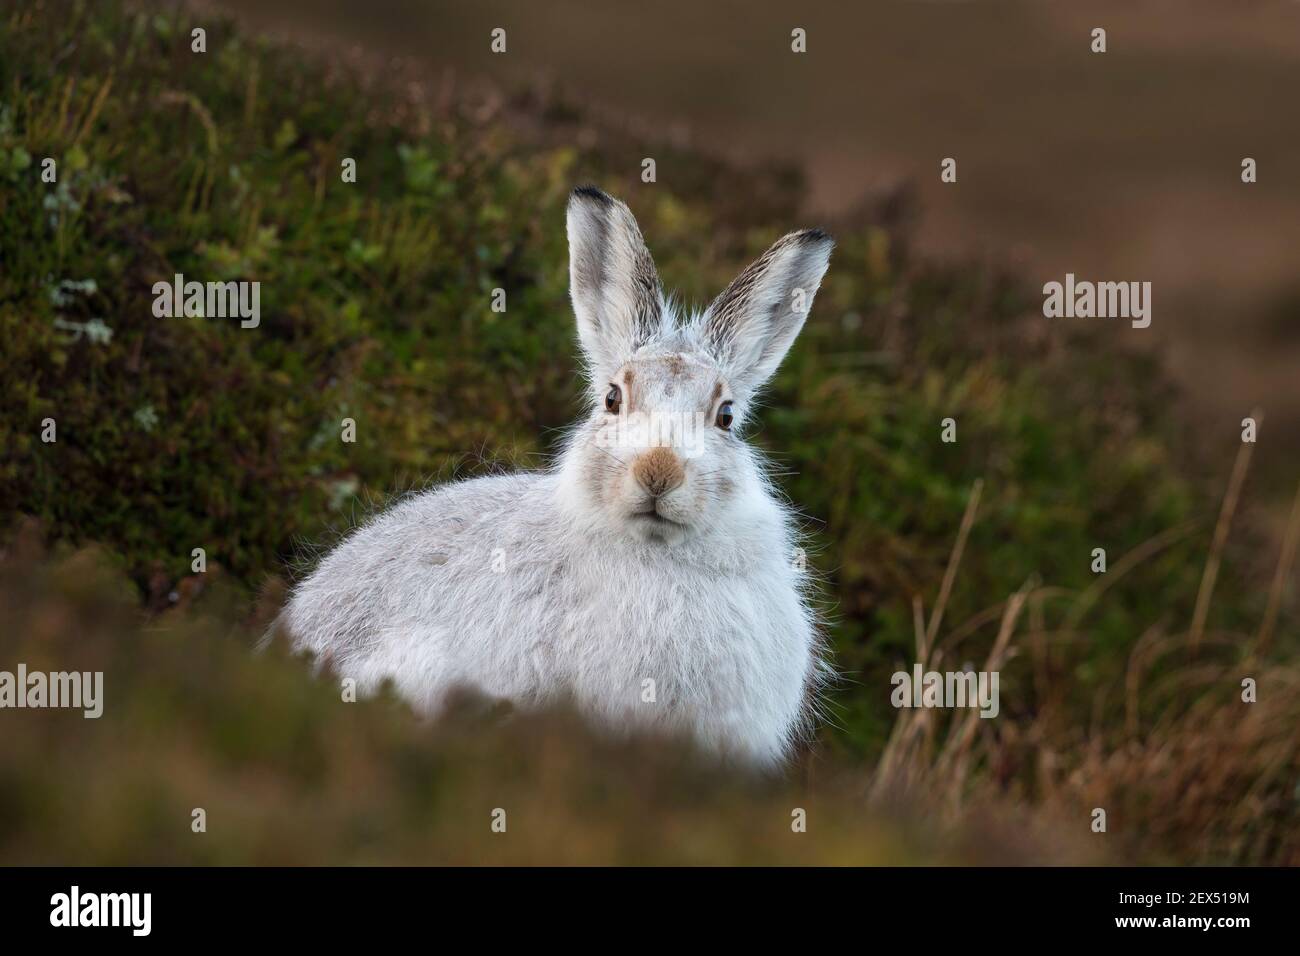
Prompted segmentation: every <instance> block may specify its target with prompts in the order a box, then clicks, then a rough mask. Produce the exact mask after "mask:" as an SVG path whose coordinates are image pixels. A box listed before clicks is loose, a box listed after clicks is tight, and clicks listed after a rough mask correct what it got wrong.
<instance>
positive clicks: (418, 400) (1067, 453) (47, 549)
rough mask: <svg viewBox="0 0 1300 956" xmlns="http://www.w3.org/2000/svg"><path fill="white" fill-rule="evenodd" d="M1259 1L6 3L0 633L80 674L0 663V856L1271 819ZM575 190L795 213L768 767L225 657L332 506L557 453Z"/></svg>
mask: <svg viewBox="0 0 1300 956" xmlns="http://www.w3.org/2000/svg"><path fill="white" fill-rule="evenodd" d="M1298 20H1300V7H1297V6H1296V5H1294V4H1289V3H1288V4H1280V3H1238V4H1233V5H1231V6H1226V5H1221V4H1210V3H1204V4H1202V3H1194V2H1184V3H1177V4H1174V3H1127V4H1118V3H1117V4H1105V3H1098V4H1087V5H1081V4H1063V3H1061V4H1048V3H984V2H970V3H942V2H935V3H921V2H893V3H872V4H855V5H847V4H825V3H813V4H806V5H800V6H799V8H798V9H797V10H796V9H795V8H794V7H793V6H789V5H786V4H780V3H731V2H720V3H711V4H685V3H678V2H675V0H674V2H669V3H666V4H659V5H655V6H654V7H653V10H652V9H650V8H649V7H645V6H641V5H638V6H632V5H610V4H594V3H593V4H579V3H575V2H567V0H564V2H552V3H548V4H545V5H541V4H527V3H510V4H507V3H493V2H482V3H474V4H467V3H437V2H416V0H371V2H369V3H367V4H365V5H364V6H358V5H356V4H350V3H343V2H318V3H305V2H304V3H295V2H293V0H276V2H259V3H253V2H242V0H222V2H211V0H209V2H201V3H199V2H195V3H157V2H149V0H139V2H127V0H106V2H102V3H85V2H78V0H31V2H24V3H13V2H2V0H0V341H2V342H3V349H0V670H5V669H8V670H12V669H13V668H14V666H16V663H17V662H20V661H21V662H25V663H26V664H27V665H28V668H29V669H48V670H58V669H74V668H75V669H78V670H103V671H104V673H105V688H106V695H107V700H106V702H105V712H104V716H103V717H102V718H101V719H99V720H97V721H86V720H82V719H81V717H80V715H79V714H75V713H66V712H58V711H49V710H46V711H41V710H24V711H20V712H19V711H9V710H6V711H0V729H3V730H4V732H3V733H0V860H3V861H5V862H39V863H49V862H60V863H112V864H129V863H144V862H162V863H329V862H401V863H438V862H458V863H497V862H513V863H602V862H604V863H633V864H635V863H674V862H675V863H726V862H735V863H757V862H763V863H791V862H798V863H833V864H843V863H857V864H861V863H970V862H974V863H980V862H983V863H1028V862H1039V863H1043V862H1046V863H1088V862H1098V861H1112V862H1124V863H1143V864H1149V863H1230V864H1278V863H1282V864H1295V863H1297V862H1300V737H1298V736H1297V734H1296V732H1295V730H1296V727H1297V726H1300V664H1298V662H1297V650H1298V649H1300V629H1298V628H1297V597H1296V594H1297V591H1296V561H1295V559H1296V552H1297V543H1298V539H1300V504H1298V502H1300V495H1297V481H1298V480H1300V472H1298V471H1297V467H1296V465H1297V456H1296V454H1295V451H1296V448H1297V447H1298V445H1297V441H1298V440H1300V391H1298V390H1297V389H1296V387H1295V381H1296V373H1297V371H1298V370H1300V355H1298V354H1297V352H1298V350H1300V289H1298V288H1297V285H1296V282H1295V278H1294V275H1293V274H1292V270H1291V268H1290V265H1291V264H1290V262H1289V259H1290V258H1291V254H1292V252H1293V250H1295V249H1296V248H1297V243H1296V240H1297V238H1298V237H1297V234H1296V233H1297V231H1300V216H1297V215H1296V213H1297V212H1298V211H1300V130H1297V128H1296V125H1295V123H1294V122H1293V121H1292V118H1291V116H1290V113H1291V112H1293V111H1292V110H1290V109H1289V107H1290V104H1289V100H1288V97H1289V96H1290V95H1291V91H1293V90H1294V88H1295V81H1296V77H1297V69H1296V68H1297V65H1298V64H1297V57H1298V56H1300V30H1297V26H1300V22H1298ZM1098 26H1100V27H1103V28H1105V29H1106V31H1107V52H1106V53H1104V54H1093V53H1091V52H1090V44H1091V30H1092V29H1093V28H1094V27H1098ZM498 27H500V28H503V29H505V30H506V43H507V48H506V52H505V53H503V54H493V53H492V52H491V51H490V40H491V31H492V30H493V29H495V28H498ZM796 27H800V28H803V29H805V30H806V31H807V44H808V47H807V49H808V52H807V53H804V54H796V53H793V52H791V48H790V43H791V39H790V33H791V30H792V29H794V28H796ZM197 29H201V30H203V31H204V34H203V37H204V48H203V50H202V51H201V52H200V51H196V50H195V49H194V43H195V41H194V33H193V31H194V30H197ZM949 156H951V157H953V158H955V159H956V160H957V163H958V180H957V182H956V183H955V184H944V183H942V182H941V181H940V176H939V171H940V161H941V160H942V159H943V158H945V157H949ZM647 157H650V158H654V159H655V161H656V173H657V177H656V181H655V182H653V183H646V182H643V181H642V179H641V172H642V161H643V159H645V158H647ZM1244 157H1252V158H1254V159H1255V160H1256V161H1257V163H1258V170H1259V173H1258V175H1259V181H1258V182H1257V183H1255V184H1251V185H1246V184H1243V183H1242V182H1241V175H1240V174H1241V161H1242V159H1243V158H1244ZM349 158H350V159H354V160H355V161H356V166H357V179H356V182H354V183H351V182H344V181H343V180H342V178H341V176H340V169H341V163H342V161H343V160H344V159H349ZM46 159H54V160H57V168H58V171H59V172H58V179H57V181H55V182H48V181H44V180H42V178H41V171H42V168H43V166H44V161H45V160H46ZM585 182H593V183H596V184H597V185H600V186H601V187H603V188H605V189H607V190H608V191H610V192H612V193H614V194H616V195H618V196H620V197H621V198H624V199H626V200H627V202H628V203H629V205H630V206H631V207H632V209H633V211H634V212H635V213H636V215H637V217H638V219H639V221H640V223H641V226H642V229H643V231H644V233H645V235H646V238H647V241H648V244H649V245H650V247H651V249H652V251H653V253H654V255H655V258H656V261H657V263H658V265H659V268H660V272H661V274H662V276H663V278H664V280H665V283H666V285H668V286H669V287H671V288H675V289H677V290H680V291H681V292H682V293H683V295H684V296H685V298H686V299H687V300H688V301H693V302H697V303H702V302H704V301H707V300H708V298H710V297H711V296H713V295H714V294H716V292H717V291H718V290H719V289H721V288H722V287H723V286H724V285H725V284H726V282H727V281H729V280H730V279H731V278H732V277H733V276H734V275H735V274H736V272H737V271H738V270H739V269H740V268H742V267H743V266H744V265H745V264H746V263H748V262H749V261H750V260H751V259H753V258H754V257H755V256H757V255H758V254H760V253H761V252H762V251H763V249H765V248H766V247H767V246H768V245H769V244H770V243H771V242H772V241H773V240H774V239H775V238H777V237H778V236H779V235H781V234H782V233H784V232H787V231H789V230H791V229H794V228H798V227H803V226H810V225H814V224H817V225H823V226H825V227H827V228H828V229H830V230H831V231H832V232H833V233H834V235H835V237H836V240H837V249H836V253H835V257H834V259H833V262H832V266H831V269H830V272H829V273H828V276H827V279H826V281H825V283H824V285H823V287H822V290H821V291H820V292H819V294H818V297H817V302H816V306H815V308H814V311H813V314H812V315H811V317H810V319H809V322H808V324H807V326H806V328H805V330H804V332H803V334H802V335H801V337H800V339H799V341H798V343H796V346H795V348H794V349H793V350H792V352H791V354H790V356H789V358H788V360H787V362H786V364H785V366H784V367H783V369H782V371H781V373H780V374H779V376H778V377H777V378H776V379H775V381H774V383H773V387H772V390H771V393H770V395H769V398H768V401H767V405H766V407H765V408H764V410H763V412H762V416H761V421H760V422H759V423H758V425H757V427H756V428H755V429H754V432H753V434H752V436H751V437H752V440H753V441H754V442H755V443H756V444H757V445H759V446H760V447H761V448H762V449H763V450H764V452H766V453H767V454H768V455H769V456H770V457H772V459H773V460H774V461H775V463H776V464H777V466H778V469H779V475H780V482H781V484H782V487H783V489H784V491H785V492H786V493H787V494H788V495H789V496H790V498H791V499H792V500H793V501H794V502H795V503H796V504H797V505H798V506H799V507H800V509H801V513H802V514H803V515H804V516H805V518H806V522H805V528H804V530H805V532H806V534H807V546H808V559H809V563H810V569H811V571H812V572H813V573H814V574H816V575H817V577H818V581H819V583H820V587H821V596H820V598H819V607H820V610H821V612H822V614H823V616H824V619H825V622H826V633H827V639H828V643H829V645H830V648H831V652H832V657H833V660H834V663H835V665H836V667H837V668H838V670H839V673H840V678H839V680H838V681H837V682H836V683H835V685H834V687H833V688H832V689H831V691H830V693H829V694H828V696H827V699H826V701H825V704H824V715H823V719H822V720H821V722H820V724H819V729H818V732H817V735H816V739H815V740H813V741H811V742H810V743H809V745H808V747H807V748H805V750H804V751H803V752H802V753H801V754H800V758H799V760H798V762H797V765H796V766H795V767H793V768H792V769H791V771H790V773H789V774H788V775H787V776H786V777H785V778H783V779H781V780H775V781H773V780H750V779H747V778H744V777H742V776H737V775H736V774H734V773H729V772H725V771H719V769H718V768H715V767H709V766H708V765H707V764H705V763H704V762H702V761H701V760H700V759H699V758H698V756H697V755H694V754H692V753H691V751H690V748H689V747H688V746H686V745H685V744H684V743H683V742H681V741H667V742H665V741H657V740H645V741H635V742H633V743H631V744H628V745H626V746H623V745H617V744H613V743H611V742H609V741H607V740H604V739H602V738H601V737H600V736H599V734H594V733H592V732H591V731H590V729H588V728H584V727H583V726H582V725H581V723H580V722H579V721H577V720H575V719H574V717H573V716H572V715H571V714H568V713H566V712H563V711H561V712H558V713H553V714H547V715H541V716H524V715H518V714H514V715H511V714H505V715H503V714H501V713H500V712H499V711H498V710H493V709H491V708H488V709H486V710H485V709H484V708H482V707H480V706H477V705H475V704H474V703H473V702H472V701H471V702H468V703H467V704H466V707H465V712H464V713H459V712H458V713H457V714H456V715H453V717H451V718H449V719H448V720H447V721H444V722H441V723H437V724H433V725H431V724H428V723H424V722H421V721H418V720H416V719H415V718H414V717H413V716H412V715H411V714H410V713H409V712H408V711H407V710H406V709H405V708H404V707H403V706H402V705H401V704H400V703H399V702H398V701H396V700H394V699H391V698H388V697H381V698H380V699H378V700H371V701H362V702H358V703H344V702H343V701H342V700H341V698H340V694H339V692H338V689H337V687H336V686H335V684H334V682H333V681H332V680H331V679H330V675H324V676H315V675H313V673H312V669H311V667H310V666H309V664H308V662H305V661H302V660H298V659H294V658H292V657H290V656H289V655H287V654H286V653H285V652H284V650H283V648H275V649H273V650H272V651H271V652H270V653H269V654H266V655H262V656H257V657H255V656H253V655H252V654H251V653H250V651H251V648H252V646H253V644H254V643H255V642H256V641H257V639H258V637H259V636H260V635H261V634H262V633H263V632H264V631H265V629H266V627H267V625H268V624H269V622H270V621H271V620H272V619H273V618H274V615H275V613H276V611H277V610H278V608H279V606H280V604H281V602H282V601H283V598H284V594H285V590H286V588H287V587H288V586H290V585H291V584H292V582H293V580H294V579H295V578H296V576H297V575H299V574H301V573H302V571H303V570H304V569H306V568H309V567H310V566H311V564H312V562H313V561H314V560H315V559H316V557H317V556H318V555H319V554H320V553H321V552H322V551H323V550H326V549H328V547H330V545H331V544H332V543H333V542H334V541H335V540H337V538H338V537H339V536H340V535H342V534H346V533H347V531H348V530H349V529H350V528H351V527H353V526H354V525H355V524H356V523H358V522H360V521H363V520H365V518H366V516H367V515H368V514H370V513H372V512H373V511H374V510H375V509H377V508H380V507H383V506H384V505H385V504H387V503H388V502H390V501H392V500H393V499H394V498H395V497H396V496H399V495H401V494H403V493H405V492H408V491H411V490H413V489H419V488H423V487H425V486H427V485H428V484H430V483H432V482H435V481H439V480H446V479H451V478H456V477H469V476H473V475H477V474H483V473H487V472H490V471H492V470H494V469H497V468H500V467H536V466H539V465H541V464H544V462H545V461H546V459H547V456H548V455H549V454H550V453H551V452H553V451H554V449H555V447H556V443H557V441H558V439H559V437H560V436H561V435H562V433H563V431H562V430H563V428H564V426H565V425H566V424H567V423H568V422H570V421H572V419H573V417H574V416H575V414H577V412H578V410H579V408H580V403H579V392H580V390H579V386H578V381H577V371H576V369H575V365H574V360H573V320H572V316H571V314H570V311H569V307H568V302H567V249H566V246H565V240H564V228H563V218H564V205H565V201H566V198H567V196H568V193H569V191H570V190H571V189H572V188H573V187H574V186H575V185H577V184H580V183H585ZM178 272H179V273H183V274H184V275H185V276H186V278H188V279H199V280H200V281H226V280H244V281H257V282H260V283H261V311H262V316H261V323H260V325H259V327H258V328H257V329H241V328H240V327H239V324H238V322H235V321H230V320H220V319H159V318H157V317H155V316H154V314H153V308H152V305H153V302H152V299H153V297H152V292H151V289H152V285H153V283H154V282H156V281H159V280H162V279H166V280H170V279H171V278H172V277H173V275H174V274H176V273H178ZM1066 272H1073V273H1075V274H1076V275H1078V276H1079V277H1080V278H1081V279H1093V280H1114V281H1150V282H1151V283H1152V284H1153V321H1152V324H1151V327H1150V328H1148V329H1145V330H1133V329H1131V328H1129V326H1128V323H1127V322H1124V321H1120V320H1087V319H1081V320H1051V321H1049V320H1046V319H1044V317H1043V315H1042V292H1041V289H1042V286H1043V284H1044V283H1045V282H1047V281H1051V280H1058V281H1059V280H1061V279H1062V278H1063V276H1064V274H1065V273H1066ZM496 288H502V289H505V290H506V291H507V300H508V309H507V311H506V312H505V313H495V312H493V311H492V310H491V309H490V307H489V303H490V301H491V298H492V293H493V290H494V289H496ZM1251 414H1258V415H1260V416H1262V418H1263V424H1262V427H1261V429H1260V432H1259V441H1258V442H1257V443H1244V442H1243V441H1242V440H1241V422H1242V419H1243V418H1245V417H1246V416H1247V415H1251ZM948 417H952V418H954V419H955V420H956V422H957V428H958V441H957V442H956V443H955V444H948V443H944V442H942V441H941V440H940V423H941V421H942V420H943V419H945V418H948ZM345 418H346V419H351V420H353V421H355V422H356V425H357V432H356V434H357V440H356V442H355V443H354V444H346V443H343V442H341V441H340V440H339V435H340V423H341V422H342V421H343V420H344V419H345ZM50 422H53V423H55V425H56V426H57V440H56V441H49V440H44V439H43V437H42V436H43V435H44V434H46V433H47V432H48V428H49V423H50ZM196 548H202V549H203V552H204V555H205V558H206V567H205V568H203V569H199V568H197V567H196V566H195V559H194V549H196ZM1097 548H1104V549H1105V551H1106V553H1107V556H1108V568H1107V570H1106V572H1105V573H1104V574H1099V573H1096V572H1095V571H1094V570H1093V563H1094V561H1095V557H1094V550H1095V549H1097ZM914 662H921V663H923V664H924V665H925V666H927V667H934V668H936V669H945V670H946V669H960V668H961V667H963V666H965V665H967V664H969V665H971V666H973V667H975V668H977V669H985V670H998V671H999V673H1000V675H1001V714H1000V716H999V718H998V719H996V720H979V719H975V718H971V717H970V715H968V714H964V713H956V714H953V713H946V712H936V711H899V710H895V709H894V708H892V707H891V706H890V704H889V692H890V690H891V689H892V685H891V683H890V677H891V675H892V674H893V673H894V672H895V671H897V670H900V669H907V670H910V669H911V667H912V664H913V663H914ZM1246 679H1249V680H1250V681H1254V682H1255V685H1256V686H1257V688H1258V693H1257V698H1256V700H1255V701H1254V702H1250V703H1248V702H1246V701H1245V700H1243V698H1242V681H1243V680H1246ZM196 807H203V808H205V810H206V811H207V814H208V818H209V819H210V820H211V821H214V822H213V824H212V826H211V827H210V829H209V831H208V832H207V833H206V834H202V835H201V834H198V833H195V832H194V831H193V830H192V829H191V819H192V811H193V809H194V808H196ZM495 807H510V808H513V809H512V810H511V812H512V813H513V812H515V811H516V810H517V811H518V812H519V814H520V816H519V817H518V818H517V819H518V820H519V821H520V823H521V825H520V826H519V827H517V828H516V827H512V829H511V831H510V833H511V836H510V839H508V840H501V839H497V838H496V837H494V836H493V835H492V834H491V833H490V831H489V829H488V822H489V819H490V816H489V815H490V812H491V810H492V809H493V808H495ZM798 807H803V808H805V809H809V814H810V819H813V820H815V821H817V822H816V823H815V824H814V825H812V826H810V828H809V831H808V833H806V834H802V835H794V834H793V833H792V831H791V829H790V820H791V813H792V808H798ZM1097 808H1104V809H1106V810H1107V813H1108V818H1109V820H1110V826H1109V829H1108V831H1107V832H1105V833H1097V832H1095V831H1094V830H1093V829H1092V822H1093V820H1094V811H1095V810H1096V809H1097ZM480 823H481V824H482V825H481V826H480V825H479V824H480Z"/></svg>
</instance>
